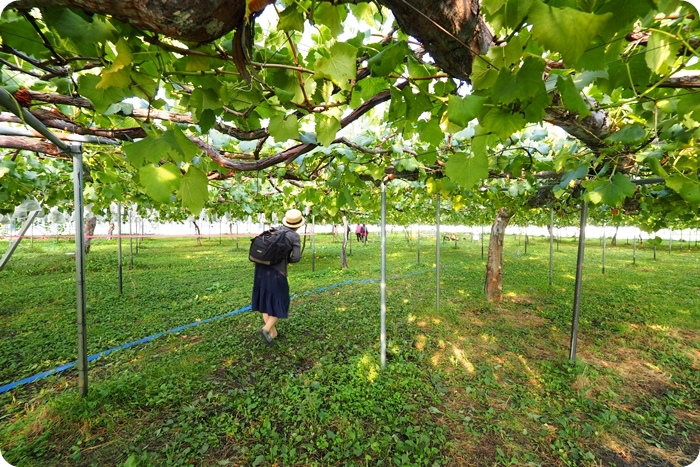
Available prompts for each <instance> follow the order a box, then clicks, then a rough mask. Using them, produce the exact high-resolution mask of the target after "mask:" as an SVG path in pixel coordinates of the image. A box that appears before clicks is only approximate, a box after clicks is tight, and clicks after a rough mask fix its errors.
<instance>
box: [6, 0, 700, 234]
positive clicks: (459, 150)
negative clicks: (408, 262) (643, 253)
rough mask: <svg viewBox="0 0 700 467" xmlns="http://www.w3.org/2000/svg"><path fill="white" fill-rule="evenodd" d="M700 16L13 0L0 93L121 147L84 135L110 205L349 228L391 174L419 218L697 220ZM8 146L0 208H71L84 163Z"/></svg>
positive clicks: (379, 4) (519, 5) (618, 9)
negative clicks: (291, 210) (489, 209)
mask: <svg viewBox="0 0 700 467" xmlns="http://www.w3.org/2000/svg"><path fill="white" fill-rule="evenodd" d="M695 3H697V2H695ZM699 19H700V18H699V17H698V11H697V5H695V4H693V3H692V2H691V3H689V2H686V1H682V0H637V1H634V2H630V1H627V0H548V1H543V0H483V1H481V2H478V1H477V0H468V1H462V0H459V1H458V0H445V1H441V2H437V3H436V2H434V1H430V0H378V1H368V2H359V1H352V2H337V1H322V0H295V1H291V0H284V1H278V2H273V1H270V0H254V1H250V0H248V1H243V0H228V1H224V0H207V1H199V0H183V1H179V2H176V3H173V2H168V1H165V0H159V1H150V2H144V1H138V0H130V1H117V0H106V1H101V2H92V1H89V0H20V1H16V2H12V3H10V4H9V5H8V6H7V7H6V8H5V9H4V11H3V13H2V18H1V21H0V37H1V38H2V44H1V45H0V85H1V86H2V88H3V89H5V90H6V91H8V92H9V93H11V94H12V95H13V96H14V99H15V100H16V102H17V104H18V105H19V106H22V107H24V108H26V109H28V110H29V111H31V113H32V114H33V115H34V116H35V117H37V118H38V119H39V120H40V121H41V122H43V124H44V125H46V126H47V127H48V128H50V129H52V130H53V131H55V132H56V134H57V135H59V137H61V138H69V137H70V136H71V135H73V136H74V135H83V136H96V137H101V138H106V139H109V140H112V141H115V142H118V143H119V144H118V145H97V144H89V143H85V144H84V146H83V148H84V151H85V170H86V190H85V197H86V202H88V203H90V205H91V206H92V209H93V211H95V212H96V213H102V214H108V213H109V206H110V204H111V203H112V202H114V201H121V202H123V203H136V204H138V205H139V206H140V209H143V210H144V212H146V211H148V212H155V213H158V215H160V216H163V217H164V218H169V217H171V218H177V217H183V216H184V217H186V216H188V215H198V214H199V213H200V212H201V211H202V210H203V209H204V210H207V211H208V212H209V213H211V214H215V215H217V216H222V215H225V214H227V213H228V214H230V215H231V216H233V217H240V216H247V215H250V214H251V213H253V212H259V211H266V210H267V211H271V210H281V208H284V206H281V207H280V206H279V203H280V202H281V203H283V204H284V203H288V204H297V205H300V206H309V207H312V209H313V212H314V213H316V214H318V215H321V216H324V218H327V219H329V220H338V219H339V218H340V217H341V216H342V215H343V214H345V213H361V212H376V211H377V209H378V201H377V198H378V197H377V196H376V193H377V191H376V190H377V188H376V187H377V185H378V183H379V181H381V180H383V179H385V178H386V177H387V176H389V177H390V178H393V179H395V180H397V182H395V186H396V188H395V191H394V194H395V195H396V196H397V197H401V196H403V197H410V198H412V200H404V201H401V202H398V203H397V208H399V209H397V211H396V212H398V213H403V214H399V216H401V215H404V216H405V217H403V219H404V220H405V222H413V221H416V220H417V218H420V217H425V215H424V214H423V212H424V211H425V209H426V207H425V206H427V204H426V203H432V201H433V200H432V197H431V195H433V194H435V193H438V192H439V193H441V194H442V195H443V199H444V200H446V202H447V203H449V206H451V208H452V209H453V210H455V211H459V210H460V209H467V210H469V208H470V207H473V206H493V207H507V208H509V209H511V210H514V209H520V208H518V207H519V206H526V207H528V208H532V207H543V206H553V205H562V206H563V205H565V204H566V199H568V197H569V196H574V197H576V196H578V195H579V194H582V196H584V198H585V200H586V201H588V202H589V203H591V205H592V207H593V211H592V212H593V213H600V215H602V216H604V215H608V214H607V213H608V210H609V209H610V208H615V209H616V212H620V211H619V210H621V212H622V213H623V214H625V215H634V216H636V217H635V219H636V220H637V224H638V225H641V226H642V227H643V228H645V229H647V230H650V231H654V230H658V229H659V228H663V227H666V226H672V225H675V224H677V223H686V224H688V223H691V224H692V223H693V222H695V223H697V218H698V206H699V205H700V181H699V180H698V172H699V171H700V160H699V159H698V155H697V150H696V141H697V138H698V135H699V134H700V133H699V132H700V130H699V126H700V123H699V122H700V113H699V112H700V94H699V93H698V91H697V89H698V87H699V86H700V80H699V79H698V67H700V64H698V61H697V56H698V47H700V41H698V37H697V26H698V21H699ZM0 119H1V120H2V122H3V125H4V126H3V128H17V127H19V126H20V125H21V123H22V122H21V120H20V119H19V118H18V117H17V116H16V115H15V114H14V113H10V112H3V113H2V114H0ZM0 147H2V148H4V149H3V151H2V155H1V156H0V187H1V189H0V214H8V213H11V212H12V210H13V209H14V206H16V205H18V204H20V203H21V202H23V201H24V200H25V199H27V198H35V199H37V200H38V201H39V202H40V203H41V204H42V205H43V206H59V207H61V208H65V209H69V208H70V206H71V202H70V199H71V194H70V189H69V188H67V187H69V186H70V184H69V183H66V182H67V181H68V180H69V178H70V165H71V161H70V157H68V156H67V155H66V154H63V153H61V152H60V151H59V150H58V149H57V148H56V147H55V146H53V145H52V144H50V143H47V142H46V141H44V140H42V139H39V138H35V137H31V136H27V135H25V134H19V133H15V134H12V133H11V132H4V133H3V134H2V136H0ZM399 181H400V182H399ZM392 184H394V183H392ZM392 184H390V185H392ZM390 195H391V193H390ZM272 206H274V207H272ZM181 208H184V209H185V210H184V211H183V210H182V209H181ZM472 211H473V212H474V216H476V217H478V215H479V213H478V211H479V210H478V209H472ZM183 212H185V214H183ZM398 221H399V219H397V222H398Z"/></svg>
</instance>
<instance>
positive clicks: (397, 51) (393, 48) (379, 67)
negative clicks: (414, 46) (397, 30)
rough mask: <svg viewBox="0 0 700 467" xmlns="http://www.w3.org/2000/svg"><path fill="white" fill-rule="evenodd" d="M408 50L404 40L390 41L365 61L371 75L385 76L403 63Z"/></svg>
mask: <svg viewBox="0 0 700 467" xmlns="http://www.w3.org/2000/svg"><path fill="white" fill-rule="evenodd" d="M409 52H410V50H409V48H408V44H407V43H406V41H399V42H394V43H392V44H391V45H390V46H389V47H387V48H385V49H384V50H382V51H381V52H379V53H378V54H377V55H375V56H374V57H372V58H370V59H369V60H368V61H367V65H369V68H370V70H372V75H373V76H386V75H388V74H389V73H391V72H392V71H394V70H395V69H396V67H397V66H398V65H399V64H401V63H403V62H404V60H405V58H406V55H408V54H409Z"/></svg>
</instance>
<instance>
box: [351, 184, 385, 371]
mask: <svg viewBox="0 0 700 467" xmlns="http://www.w3.org/2000/svg"><path fill="white" fill-rule="evenodd" d="M343 228H344V227H343ZM381 250H382V255H381V256H382V258H381V269H382V271H381V282H380V286H379V290H380V295H381V306H380V309H379V326H380V330H379V342H380V352H381V355H380V359H381V365H382V368H384V367H385V366H386V185H385V184H384V182H382V227H381Z"/></svg>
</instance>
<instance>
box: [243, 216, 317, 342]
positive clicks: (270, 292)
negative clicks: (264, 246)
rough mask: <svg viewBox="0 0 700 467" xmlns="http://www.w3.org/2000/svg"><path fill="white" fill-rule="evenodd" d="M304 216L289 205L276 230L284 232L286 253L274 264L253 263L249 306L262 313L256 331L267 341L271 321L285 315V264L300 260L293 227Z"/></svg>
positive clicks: (273, 334) (272, 330)
mask: <svg viewBox="0 0 700 467" xmlns="http://www.w3.org/2000/svg"><path fill="white" fill-rule="evenodd" d="M304 223H305V220H304V217H303V216H302V215H301V211H299V210H298V209H290V210H289V211H287V213H286V214H285V215H284V219H283V220H282V225H280V226H279V227H277V228H276V230H278V231H280V232H281V233H284V242H285V244H286V245H287V246H288V247H289V255H287V256H286V257H285V259H284V260H283V261H282V262H281V263H278V264H274V265H270V266H267V265H264V264H259V263H255V278H254V280H253V300H252V309H253V311H258V312H260V313H261V314H262V319H263V322H264V323H265V325H264V326H263V327H262V328H260V334H261V335H262V337H263V339H265V342H267V343H268V344H270V343H272V341H273V340H274V339H275V338H276V337H277V329H276V328H275V325H276V324H277V320H280V319H286V318H287V316H288V315H289V301H290V299H289V282H288V281H287V264H288V263H298V262H299V261H300V260H301V239H300V238H299V234H298V233H297V229H298V228H299V227H301V226H302V225H304Z"/></svg>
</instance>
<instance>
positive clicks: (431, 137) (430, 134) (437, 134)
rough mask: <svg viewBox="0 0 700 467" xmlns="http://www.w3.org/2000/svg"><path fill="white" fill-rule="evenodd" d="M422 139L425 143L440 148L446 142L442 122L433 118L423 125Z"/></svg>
mask: <svg viewBox="0 0 700 467" xmlns="http://www.w3.org/2000/svg"><path fill="white" fill-rule="evenodd" d="M420 137H421V139H422V140H423V141H425V142H426V143H429V144H432V145H433V146H439V145H440V144H442V143H443V142H444V141H445V133H443V131H442V128H440V122H439V121H438V119H437V118H431V119H430V120H428V121H427V122H424V123H422V125H421V130H420Z"/></svg>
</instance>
